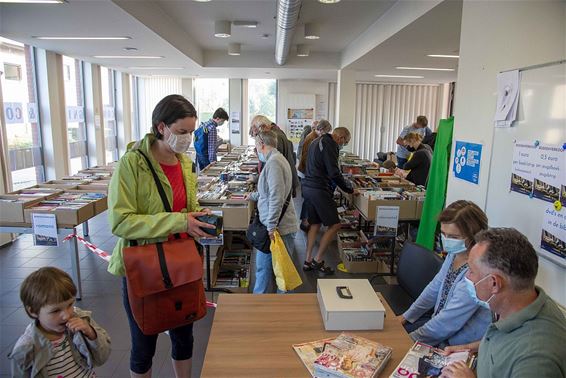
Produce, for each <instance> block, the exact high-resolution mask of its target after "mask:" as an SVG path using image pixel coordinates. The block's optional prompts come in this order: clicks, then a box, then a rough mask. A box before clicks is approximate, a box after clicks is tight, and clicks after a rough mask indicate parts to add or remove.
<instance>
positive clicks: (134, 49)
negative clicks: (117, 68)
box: [124, 47, 138, 51]
mask: <svg viewBox="0 0 566 378" xmlns="http://www.w3.org/2000/svg"><path fill="white" fill-rule="evenodd" d="M124 50H125V51H138V48H137V47H124Z"/></svg>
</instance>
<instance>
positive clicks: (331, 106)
mask: <svg viewBox="0 0 566 378" xmlns="http://www.w3.org/2000/svg"><path fill="white" fill-rule="evenodd" d="M336 86H337V84H336V83H328V122H330V124H331V125H332V126H334V122H335V121H336Z"/></svg>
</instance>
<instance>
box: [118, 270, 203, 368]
mask: <svg viewBox="0 0 566 378" xmlns="http://www.w3.org/2000/svg"><path fill="white" fill-rule="evenodd" d="M126 285H127V284H126V277H124V278H123V279H122V298H123V300H124V308H125V309H126V314H127V315H128V323H129V324H130V335H131V340H132V350H131V352H130V370H131V371H133V372H134V373H136V374H144V373H147V372H148V371H149V369H151V364H152V361H153V356H154V355H155V347H156V345H157V336H159V334H157V335H144V334H143V332H142V331H141V329H140V328H139V327H138V324H137V323H136V321H135V319H134V316H133V314H132V309H131V308H130V302H129V301H128V289H127V286H126ZM169 337H170V338H171V358H172V359H174V360H176V361H183V360H188V359H190V358H191V357H193V342H194V338H193V324H192V323H191V324H188V325H184V326H182V327H178V328H175V329H171V330H169Z"/></svg>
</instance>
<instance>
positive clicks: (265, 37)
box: [261, 34, 269, 39]
mask: <svg viewBox="0 0 566 378" xmlns="http://www.w3.org/2000/svg"><path fill="white" fill-rule="evenodd" d="M261 38H262V39H267V38H269V34H262V35H261Z"/></svg>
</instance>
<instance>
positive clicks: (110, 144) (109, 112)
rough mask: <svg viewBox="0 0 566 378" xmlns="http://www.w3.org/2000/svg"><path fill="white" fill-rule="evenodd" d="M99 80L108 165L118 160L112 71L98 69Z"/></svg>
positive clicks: (103, 68)
mask: <svg viewBox="0 0 566 378" xmlns="http://www.w3.org/2000/svg"><path fill="white" fill-rule="evenodd" d="M100 78H101V86H102V107H103V108H104V116H103V118H104V146H105V148H106V163H110V162H112V161H116V160H118V135H117V133H116V110H115V109H116V108H115V96H114V94H115V92H114V88H115V85H114V71H113V70H111V69H108V68H106V67H100Z"/></svg>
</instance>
